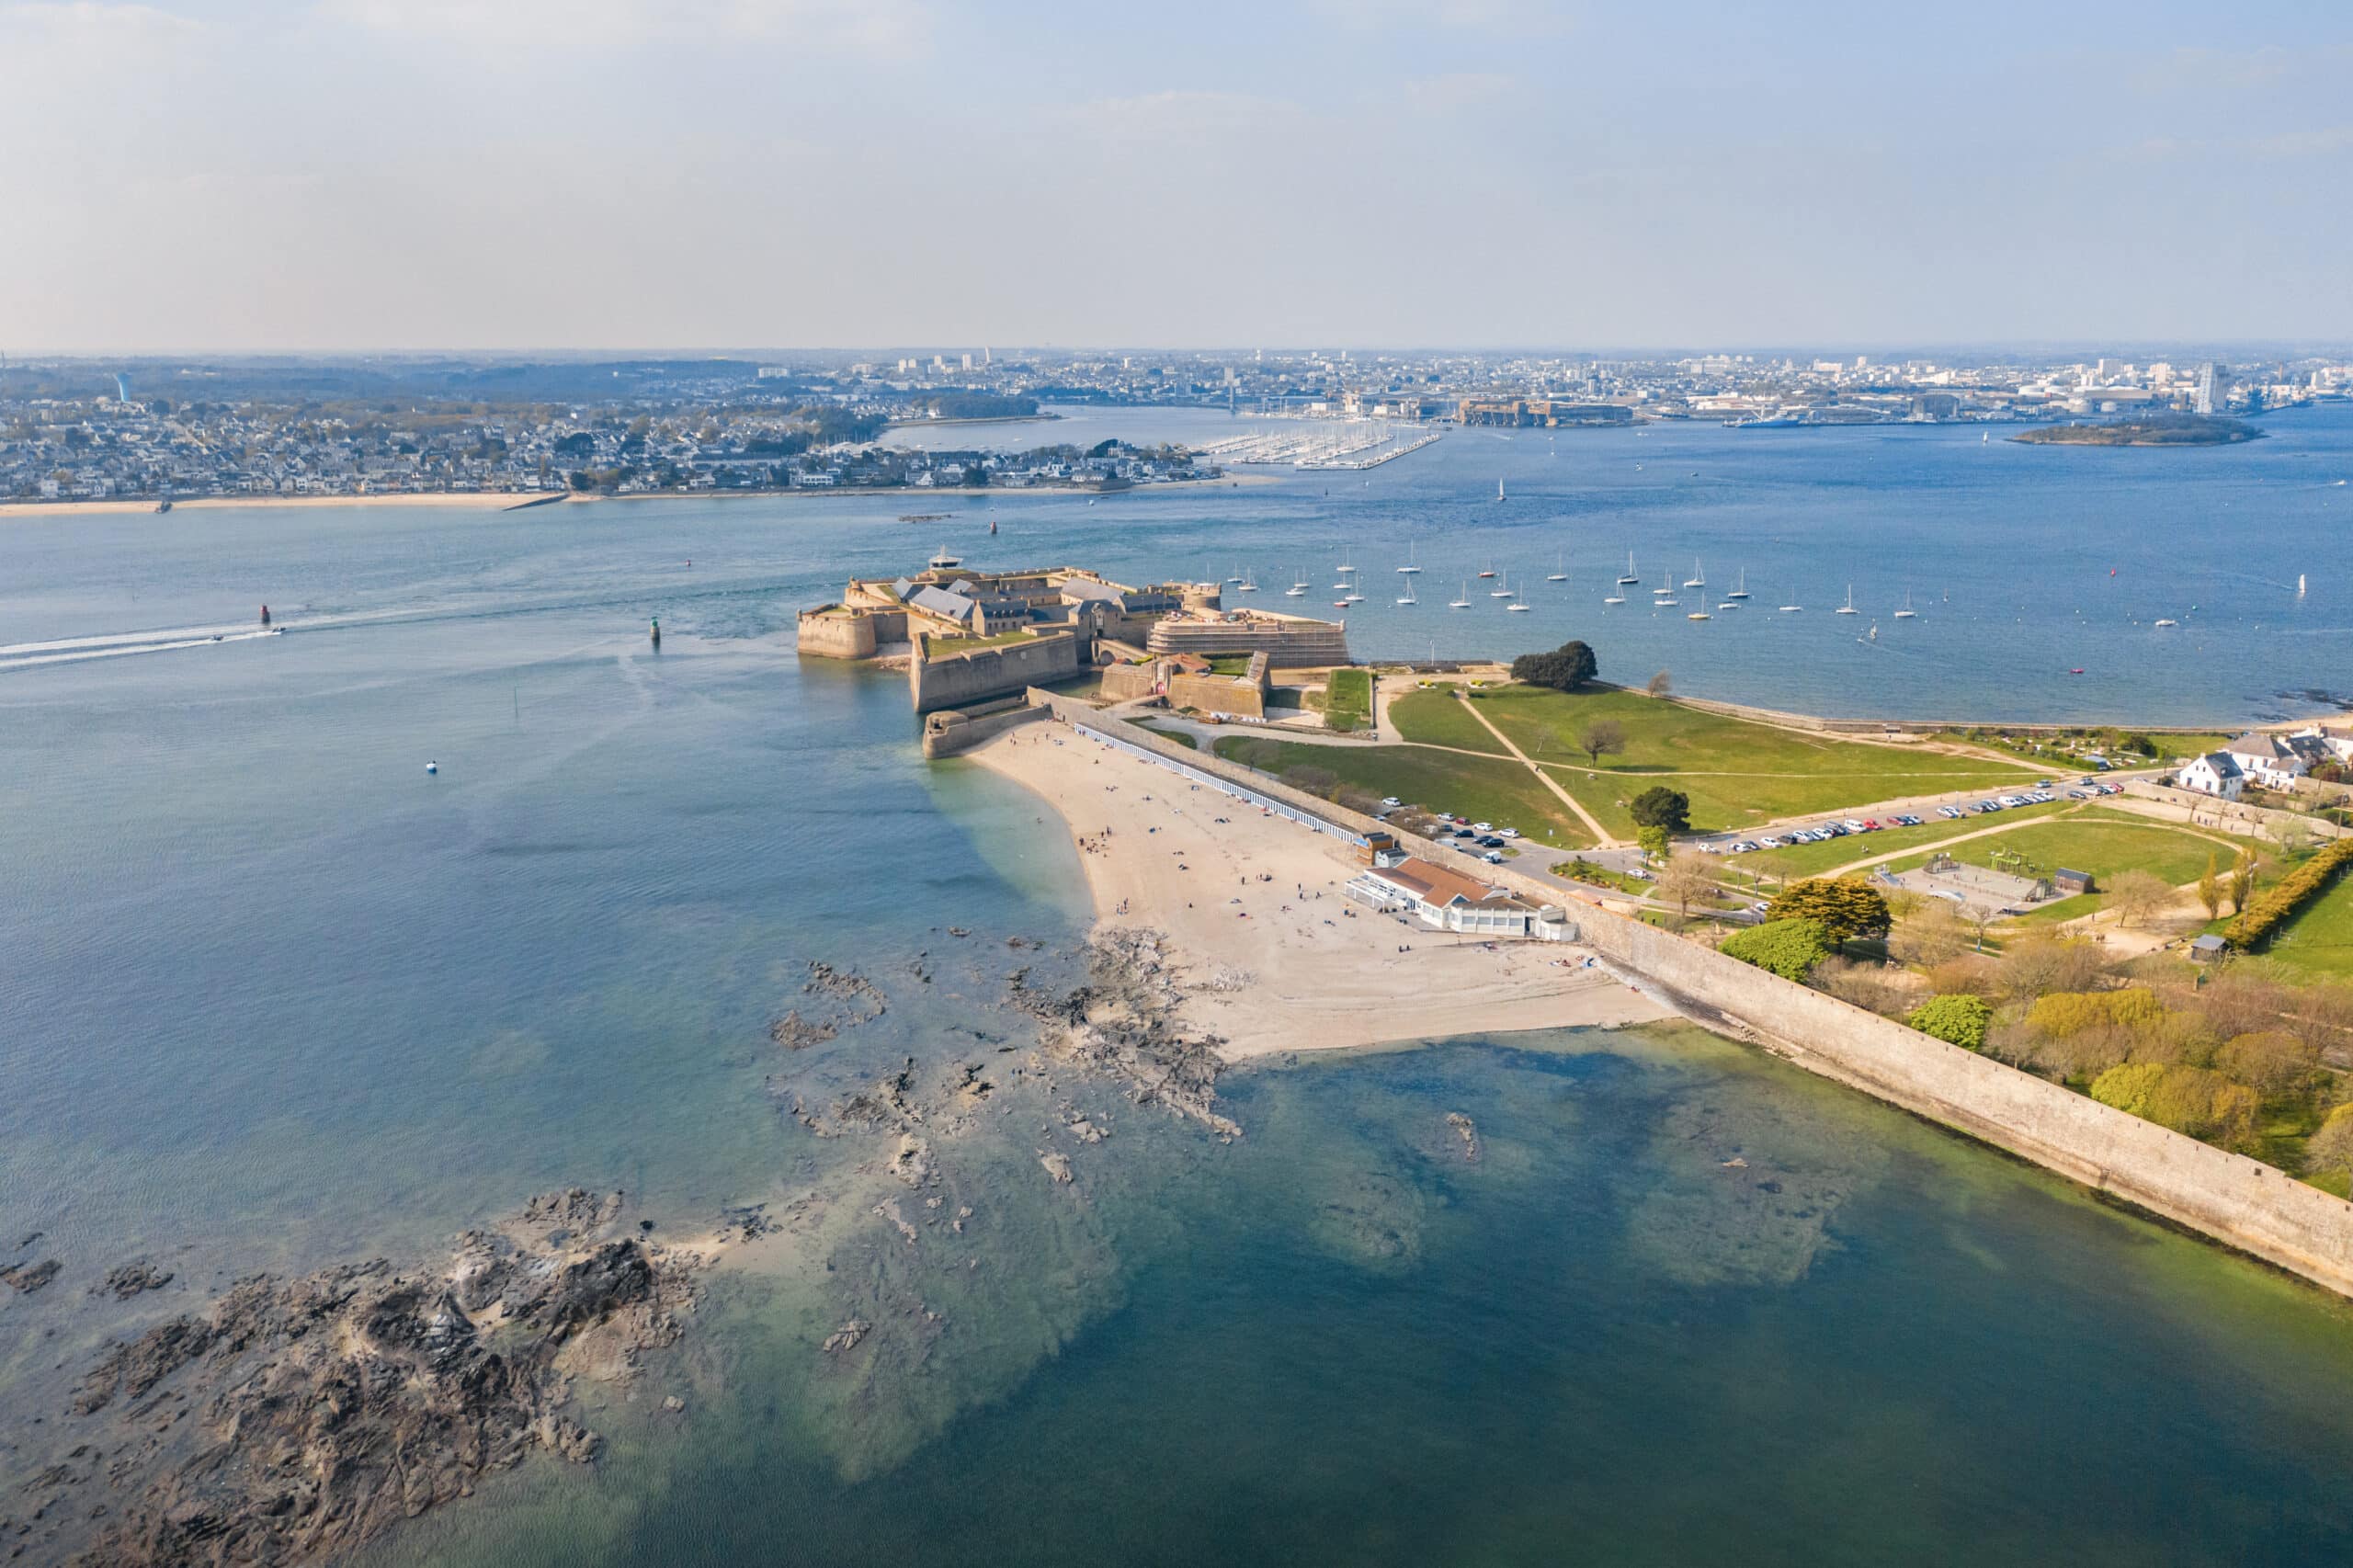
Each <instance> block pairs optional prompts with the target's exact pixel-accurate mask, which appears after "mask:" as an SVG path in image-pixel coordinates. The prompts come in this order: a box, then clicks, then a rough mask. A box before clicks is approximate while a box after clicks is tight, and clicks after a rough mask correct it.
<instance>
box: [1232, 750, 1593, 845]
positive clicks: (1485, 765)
mask: <svg viewBox="0 0 2353 1568" xmlns="http://www.w3.org/2000/svg"><path fill="white" fill-rule="evenodd" d="M1212 749H1213V750H1215V752H1216V753H1217V755H1218V756H1222V757H1223V758H1225V759H1226V760H1227V761H1229V762H1239V763H1242V764H1244V765H1245V767H1256V768H1258V769H1260V770H1261V771H1263V772H1267V773H1273V774H1276V775H1278V776H1279V775H1280V774H1281V773H1282V772H1283V771H1284V770H1285V769H1288V768H1292V767H1316V768H1321V769H1323V770H1324V772H1326V773H1329V774H1331V775H1332V776H1333V777H1334V778H1338V779H1339V780H1340V781H1341V782H1342V783H1345V784H1353V785H1355V786H1356V787H1357V788H1358V789H1360V790H1367V791H1369V792H1370V793H1372V794H1375V795H1384V796H1385V795H1394V796H1396V797H1397V798H1398V799H1399V800H1401V801H1409V802H1411V803H1413V804H1415V805H1418V806H1421V807H1424V808H1426V809H1427V810H1429V811H1434V812H1437V811H1447V812H1459V813H1461V815H1464V816H1467V817H1470V818H1472V819H1473V820H1474V821H1479V822H1491V823H1494V824H1495V825H1496V826H1497V827H1516V828H1518V829H1519V831H1520V832H1521V833H1522V834H1523V835H1526V836H1527V837H1529V838H1530V839H1532V840H1534V841H1535V842H1536V843H1538V844H1552V845H1561V846H1572V847H1582V846H1586V845H1589V844H1591V843H1592V842H1593V835H1591V834H1589V833H1587V832H1586V830H1585V824H1582V823H1580V822H1578V821H1577V819H1576V817H1575V815H1574V813H1573V812H1570V810H1569V809H1568V808H1567V807H1566V806H1564V805H1563V804H1562V803H1561V802H1560V801H1558V800H1556V799H1554V798H1553V796H1552V793H1551V791H1549V790H1546V789H1545V788H1544V786H1542V785H1541V784H1539V783H1538V782H1537V781H1536V779H1535V778H1534V777H1533V776H1531V775H1530V774H1529V771H1528V769H1526V768H1525V767H1521V766H1520V765H1519V764H1518V763H1516V762H1513V761H1511V760H1510V759H1509V758H1507V757H1499V758H1496V759H1495V760H1493V761H1490V760H1488V759H1486V758H1483V757H1473V756H1456V755H1454V754H1452V753H1449V752H1441V751H1427V750H1424V749H1423V748H1421V747H1419V746H1330V745H1324V746H1314V745H1301V744H1297V743H1296V742H1290V741H1277V740H1270V739H1267V738H1266V737H1264V736H1259V735H1227V736H1224V737H1222V738H1221V739H1220V740H1219V741H1218V742H1217V743H1216V744H1215V746H1214V747H1213V748H1212Z"/></svg>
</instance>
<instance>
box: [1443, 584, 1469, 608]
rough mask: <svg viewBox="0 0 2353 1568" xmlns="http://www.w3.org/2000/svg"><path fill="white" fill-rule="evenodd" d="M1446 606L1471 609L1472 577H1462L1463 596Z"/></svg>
mask: <svg viewBox="0 0 2353 1568" xmlns="http://www.w3.org/2000/svg"><path fill="white" fill-rule="evenodd" d="M1446 608H1449V609H1469V608H1471V579H1470V578H1468V577H1465V578H1464V579H1462V597H1461V598H1459V599H1456V600H1455V601H1454V602H1453V603H1451V604H1449V605H1448V606H1447V607H1446Z"/></svg>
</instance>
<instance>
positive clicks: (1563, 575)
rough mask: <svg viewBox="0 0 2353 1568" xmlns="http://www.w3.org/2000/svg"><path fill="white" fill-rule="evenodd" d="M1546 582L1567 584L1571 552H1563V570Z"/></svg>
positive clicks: (1546, 579) (1548, 578)
mask: <svg viewBox="0 0 2353 1568" xmlns="http://www.w3.org/2000/svg"><path fill="white" fill-rule="evenodd" d="M1544 580H1545V581H1546V582H1548V583H1565V582H1567V581H1568V580H1569V552H1568V551H1565V550H1564V551H1561V569H1560V570H1559V571H1557V572H1555V573H1553V574H1552V575H1551V576H1549V577H1547V578H1545V579H1544Z"/></svg>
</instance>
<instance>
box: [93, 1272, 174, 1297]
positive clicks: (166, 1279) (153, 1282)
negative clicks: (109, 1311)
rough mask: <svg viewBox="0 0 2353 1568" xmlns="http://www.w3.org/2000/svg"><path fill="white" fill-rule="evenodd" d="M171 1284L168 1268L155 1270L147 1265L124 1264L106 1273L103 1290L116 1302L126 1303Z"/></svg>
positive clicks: (170, 1274) (170, 1273)
mask: <svg viewBox="0 0 2353 1568" xmlns="http://www.w3.org/2000/svg"><path fill="white" fill-rule="evenodd" d="M171 1282H172V1271H171V1270H170V1269H168V1268H157V1267H154V1266H153V1264H147V1263H126V1264H124V1265H123V1266H122V1267H119V1268H115V1269H110V1270H108V1274H107V1279H106V1287H105V1288H106V1290H108V1293H109V1294H111V1295H112V1296H113V1297H114V1299H115V1300H116V1301H129V1300H131V1297H133V1296H136V1295H140V1294H142V1293H143V1292H145V1291H148V1290H162V1289H163V1288H164V1287H165V1286H166V1285H168V1284H170V1283H171Z"/></svg>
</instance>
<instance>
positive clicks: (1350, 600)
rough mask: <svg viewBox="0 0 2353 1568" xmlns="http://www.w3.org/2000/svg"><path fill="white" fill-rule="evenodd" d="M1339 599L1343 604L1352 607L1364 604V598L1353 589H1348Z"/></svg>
mask: <svg viewBox="0 0 2353 1568" xmlns="http://www.w3.org/2000/svg"><path fill="white" fill-rule="evenodd" d="M1340 598H1341V599H1342V601H1343V602H1345V603H1347V604H1352V605H1358V604H1362V603H1364V596H1363V595H1362V594H1360V593H1358V592H1357V591H1356V589H1354V588H1350V589H1349V590H1348V591H1347V593H1345V594H1342V595H1341V596H1340Z"/></svg>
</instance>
